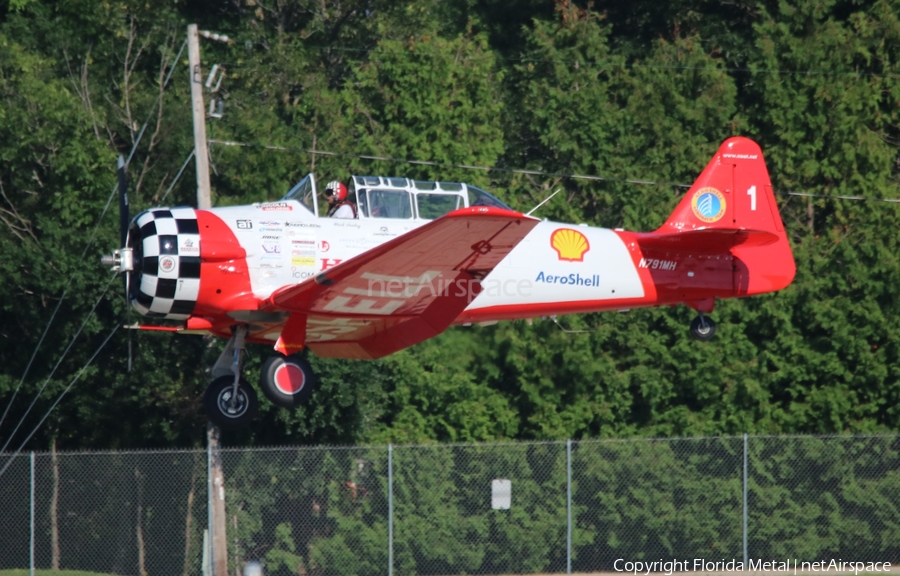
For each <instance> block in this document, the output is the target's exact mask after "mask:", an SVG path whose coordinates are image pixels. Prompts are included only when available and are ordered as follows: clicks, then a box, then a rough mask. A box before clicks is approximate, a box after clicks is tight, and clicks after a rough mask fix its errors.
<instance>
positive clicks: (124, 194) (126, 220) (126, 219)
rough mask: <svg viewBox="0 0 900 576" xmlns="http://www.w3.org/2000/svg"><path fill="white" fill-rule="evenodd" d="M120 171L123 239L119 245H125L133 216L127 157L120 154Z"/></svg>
mask: <svg viewBox="0 0 900 576" xmlns="http://www.w3.org/2000/svg"><path fill="white" fill-rule="evenodd" d="M118 171H119V232H120V235H121V241H120V242H119V246H121V247H123V248H124V247H125V242H126V241H127V240H128V225H129V224H130V223H131V216H130V215H129V213H128V179H127V178H126V176H125V158H124V157H123V156H122V155H121V154H119V162H118Z"/></svg>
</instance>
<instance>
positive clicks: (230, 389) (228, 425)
mask: <svg viewBox="0 0 900 576" xmlns="http://www.w3.org/2000/svg"><path fill="white" fill-rule="evenodd" d="M258 407H259V400H257V398H256V391H255V390H253V388H252V387H251V386H250V383H249V382H247V381H246V380H244V379H243V378H241V379H240V380H239V381H238V389H237V396H235V395H234V376H222V377H220V378H216V379H215V380H213V381H212V382H211V383H210V384H209V386H207V388H206V393H205V394H204V395H203V409H204V410H205V411H206V417H207V418H209V420H210V422H212V423H213V424H215V425H216V426H218V427H219V428H224V429H226V430H234V429H236V428H243V427H244V426H247V425H248V424H250V421H251V420H252V419H253V417H254V416H255V415H256V410H257V408H258Z"/></svg>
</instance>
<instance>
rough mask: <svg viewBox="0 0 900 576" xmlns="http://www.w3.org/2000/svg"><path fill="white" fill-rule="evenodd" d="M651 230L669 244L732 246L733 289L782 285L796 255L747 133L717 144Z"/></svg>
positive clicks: (757, 290) (728, 248)
mask: <svg viewBox="0 0 900 576" xmlns="http://www.w3.org/2000/svg"><path fill="white" fill-rule="evenodd" d="M653 236H656V237H657V241H663V239H666V240H667V241H668V243H669V246H670V248H671V247H672V245H673V244H684V246H685V247H688V246H690V247H691V249H692V250H697V249H699V248H700V247H701V246H703V248H702V252H707V251H709V252H710V253H712V252H713V251H716V250H718V251H730V253H731V254H732V255H733V256H734V290H735V294H737V295H741V296H746V295H751V294H760V293H763V292H772V291H775V290H781V289H782V288H785V287H786V286H788V284H790V283H791V281H792V280H793V279H794V273H795V271H796V266H795V264H794V256H793V253H792V252H791V247H790V244H789V243H788V239H787V235H786V234H785V231H784V224H783V223H782V221H781V215H780V214H779V213H778V205H777V204H776V202H775V194H774V193H773V191H772V182H771V180H770V179H769V171H768V170H767V169H766V163H765V161H764V160H763V155H762V150H760V148H759V145H757V144H756V142H754V141H752V140H749V139H747V138H742V137H734V138H729V139H728V140H726V141H725V142H724V143H723V144H722V145H721V146H720V147H719V150H718V151H717V152H716V154H715V156H713V158H712V160H710V162H709V164H707V165H706V168H705V169H704V170H703V172H701V173H700V176H699V177H698V178H697V180H696V181H695V182H694V185H693V186H691V189H690V190H689V191H688V193H687V195H686V196H685V197H684V199H683V200H682V201H681V202H680V203H679V204H678V206H677V207H676V208H675V211H674V212H672V215H671V216H669V218H668V219H667V220H666V222H665V223H664V224H663V225H662V226H661V227H660V228H659V229H658V230H656V232H654V233H653ZM679 238H680V239H681V241H679Z"/></svg>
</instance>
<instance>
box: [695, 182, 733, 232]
mask: <svg viewBox="0 0 900 576" xmlns="http://www.w3.org/2000/svg"><path fill="white" fill-rule="evenodd" d="M691 208H692V209H693V210H694V216H696V217H697V218H698V219H699V220H701V221H703V222H706V223H707V224H712V223H713V222H718V221H719V220H721V219H722V216H724V215H725V196H723V195H722V193H721V192H719V191H718V190H716V189H715V188H701V189H700V190H697V191H696V192H694V197H693V198H691Z"/></svg>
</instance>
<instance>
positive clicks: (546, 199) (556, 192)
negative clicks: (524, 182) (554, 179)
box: [525, 188, 562, 216]
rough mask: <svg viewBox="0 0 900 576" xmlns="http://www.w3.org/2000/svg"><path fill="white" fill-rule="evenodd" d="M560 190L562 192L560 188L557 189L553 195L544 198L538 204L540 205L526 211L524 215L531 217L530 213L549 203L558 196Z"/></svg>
mask: <svg viewBox="0 0 900 576" xmlns="http://www.w3.org/2000/svg"><path fill="white" fill-rule="evenodd" d="M560 190H562V188H557V189H556V191H555V192H554V193H553V194H551V195H549V196H547V197H546V198H544V199H543V200H541V203H540V204H538V205H537V206H535V207H534V208H532V209H531V210H530V211H528V212H527V213H526V214H525V215H526V216H531V213H532V212H534V211H535V210H537V209H538V208H540V207H541V206H543V205H544V204H546V203H547V202H549V201H550V199H551V198H553V197H554V196H556V195H557V194H559V191H560Z"/></svg>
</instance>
